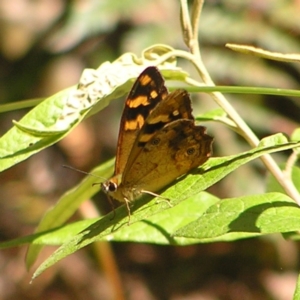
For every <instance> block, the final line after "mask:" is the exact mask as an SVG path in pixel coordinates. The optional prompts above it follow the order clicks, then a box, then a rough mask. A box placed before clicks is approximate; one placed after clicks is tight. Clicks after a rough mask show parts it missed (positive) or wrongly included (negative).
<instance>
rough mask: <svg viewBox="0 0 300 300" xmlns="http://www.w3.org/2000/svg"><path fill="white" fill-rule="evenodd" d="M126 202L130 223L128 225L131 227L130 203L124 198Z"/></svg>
mask: <svg viewBox="0 0 300 300" xmlns="http://www.w3.org/2000/svg"><path fill="white" fill-rule="evenodd" d="M124 201H125V205H126V209H127V213H128V223H127V225H128V226H129V225H130V218H131V212H130V202H129V200H128V199H127V198H124Z"/></svg>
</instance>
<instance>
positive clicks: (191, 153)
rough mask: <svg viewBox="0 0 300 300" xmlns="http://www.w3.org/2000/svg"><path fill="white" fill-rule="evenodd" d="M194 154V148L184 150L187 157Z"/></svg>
mask: <svg viewBox="0 0 300 300" xmlns="http://www.w3.org/2000/svg"><path fill="white" fill-rule="evenodd" d="M194 153H195V148H189V149H187V150H186V154H187V155H193V154H194Z"/></svg>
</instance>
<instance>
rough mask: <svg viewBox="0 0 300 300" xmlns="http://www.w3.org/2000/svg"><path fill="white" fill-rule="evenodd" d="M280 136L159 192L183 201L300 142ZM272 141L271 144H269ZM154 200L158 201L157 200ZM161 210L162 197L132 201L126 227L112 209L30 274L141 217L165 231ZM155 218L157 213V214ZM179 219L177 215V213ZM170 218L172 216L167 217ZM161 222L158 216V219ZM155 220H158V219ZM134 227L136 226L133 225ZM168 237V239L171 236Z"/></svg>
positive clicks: (127, 230) (212, 162)
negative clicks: (233, 173) (286, 140)
mask: <svg viewBox="0 0 300 300" xmlns="http://www.w3.org/2000/svg"><path fill="white" fill-rule="evenodd" d="M281 140H282V139H281V138H275V137H274V136H271V137H270V138H265V139H264V142H263V143H262V144H268V145H269V146H268V147H266V148H263V146H260V147H257V148H255V149H252V150H250V151H248V152H244V153H241V154H237V155H232V156H229V157H222V158H211V159H209V160H208V161H207V162H206V163H205V164H204V165H203V166H202V167H200V168H198V169H196V170H195V171H193V172H191V173H190V174H188V175H185V176H183V177H182V178H181V180H180V179H179V180H178V181H177V183H175V184H174V185H173V186H172V187H171V188H169V189H168V190H167V191H165V192H164V193H162V194H161V195H162V196H163V197H167V198H168V199H170V204H171V205H172V207H175V206H176V205H178V204H179V203H181V202H182V201H184V200H187V199H189V198H191V197H193V196H194V195H196V194H199V193H200V192H201V191H203V190H205V189H206V188H207V187H209V186H211V185H212V184H214V183H216V182H217V181H219V180H220V179H222V178H224V177H225V176H226V175H227V174H229V173H230V172H232V171H233V170H235V169H236V168H238V167H239V166H241V165H243V164H245V163H247V162H249V161H251V160H253V159H255V158H257V157H259V156H261V155H264V154H267V153H272V152H276V151H282V150H287V149H291V148H294V147H299V145H300V143H284V144H280V143H279V144H276V143H274V142H278V141H281ZM272 143H274V144H272ZM157 200H158V201H159V203H157ZM164 210H168V211H170V210H171V208H170V205H169V203H166V201H162V199H153V200H151V201H149V197H145V198H143V199H140V200H139V201H136V202H135V203H134V205H133V207H132V209H131V212H132V216H131V226H128V220H127V217H126V216H127V211H126V208H125V207H124V206H121V207H119V208H118V209H117V210H116V217H115V218H114V219H113V220H111V216H112V215H111V214H109V215H107V216H105V217H103V218H101V219H99V220H98V221H97V222H95V223H94V224H93V225H91V226H89V227H87V228H83V230H82V232H81V233H80V234H78V235H76V236H74V238H72V239H71V240H68V242H66V243H64V244H63V245H62V246H61V247H60V248H59V249H58V250H56V251H55V252H54V254H52V255H51V256H50V257H49V258H48V259H47V260H46V261H45V262H44V263H43V264H42V265H41V266H40V267H39V268H38V269H37V271H36V272H35V274H34V277H36V276H38V275H39V274H40V273H41V272H43V271H44V270H45V269H47V268H48V267H50V266H51V265H53V264H54V263H56V262H57V261H59V260H60V259H62V258H64V257H65V256H67V255H69V254H71V253H73V252H75V251H77V250H79V249H81V248H82V247H84V246H86V245H89V244H90V243H92V242H95V241H99V240H103V239H107V240H113V239H114V235H115V234H116V232H117V231H118V230H121V229H122V230H123V233H122V234H123V236H124V240H125V239H126V238H127V237H128V236H129V235H130V234H131V227H132V226H133V225H134V223H136V222H139V221H140V222H142V223H143V224H145V223H146V222H145V220H148V218H150V217H151V222H152V224H151V225H149V226H152V227H156V228H157V230H161V231H163V232H165V233H167V232H168V230H166V229H165V228H163V227H161V226H160V224H159V223H156V221H155V217H154V216H155V215H158V214H159V213H162V212H163V211H164ZM157 217H158V218H159V216H157ZM177 217H178V218H180V215H177ZM170 218H171V219H173V217H170ZM159 220H160V221H161V219H160V218H159ZM159 220H158V222H159ZM135 226H137V225H135ZM119 239H121V237H120V236H119ZM149 240H151V241H152V242H153V240H155V237H149ZM171 240H172V239H171Z"/></svg>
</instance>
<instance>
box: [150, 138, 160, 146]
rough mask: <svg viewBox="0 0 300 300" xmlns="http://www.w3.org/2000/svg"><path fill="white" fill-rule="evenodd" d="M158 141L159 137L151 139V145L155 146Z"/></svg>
mask: <svg viewBox="0 0 300 300" xmlns="http://www.w3.org/2000/svg"><path fill="white" fill-rule="evenodd" d="M159 143H160V138H154V139H153V140H152V141H151V145H153V146H157V145H158V144H159Z"/></svg>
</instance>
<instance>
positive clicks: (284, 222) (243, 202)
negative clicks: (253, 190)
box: [173, 193, 300, 242]
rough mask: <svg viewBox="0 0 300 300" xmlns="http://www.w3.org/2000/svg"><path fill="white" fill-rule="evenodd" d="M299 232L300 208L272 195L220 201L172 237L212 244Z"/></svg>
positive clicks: (292, 202) (281, 197)
mask: <svg viewBox="0 0 300 300" xmlns="http://www.w3.org/2000/svg"><path fill="white" fill-rule="evenodd" d="M212 220H213V222H212ZM299 229H300V209H299V206H298V205H297V204H296V203H295V202H294V201H293V200H292V199H290V198H289V197H288V196H286V195H283V194H280V193H269V194H263V195H252V196H245V197H239V198H231V199H224V200H221V201H219V202H218V203H216V204H214V205H212V206H211V207H210V208H209V209H208V210H207V211H206V213H205V214H204V215H203V216H201V217H200V218H199V219H198V220H196V221H194V222H191V223H190V224H188V225H187V226H185V227H184V228H181V229H180V230H178V231H177V232H175V233H174V235H173V236H174V237H184V238H194V239H199V240H203V239H204V240H205V239H209V241H210V242H211V241H223V240H229V239H230V240H232V239H237V238H246V237H249V236H255V235H260V234H269V233H276V232H290V231H296V230H299Z"/></svg>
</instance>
